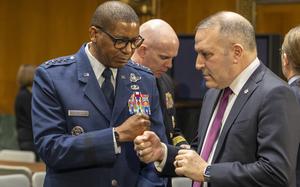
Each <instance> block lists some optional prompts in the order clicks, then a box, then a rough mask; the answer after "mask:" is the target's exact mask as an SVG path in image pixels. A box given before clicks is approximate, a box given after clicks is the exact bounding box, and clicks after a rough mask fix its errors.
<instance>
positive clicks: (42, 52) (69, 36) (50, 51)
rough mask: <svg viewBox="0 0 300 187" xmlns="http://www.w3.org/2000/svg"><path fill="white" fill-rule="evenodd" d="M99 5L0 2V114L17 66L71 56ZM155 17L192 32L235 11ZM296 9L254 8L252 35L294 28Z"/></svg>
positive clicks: (178, 7)
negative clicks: (210, 19)
mask: <svg viewBox="0 0 300 187" xmlns="http://www.w3.org/2000/svg"><path fill="white" fill-rule="evenodd" d="M102 2H104V0H76V1H74V0H0V98H1V99H0V114H1V113H6V114H13V113H14V112H13V105H14V99H15V96H16V93H17V89H18V88H17V84H16V78H15V77H16V73H17V70H18V67H19V66H20V65H21V64H34V65H39V64H41V63H42V62H44V61H46V60H47V59H51V58H55V57H59V56H62V55H68V54H72V53H75V52H76V51H77V50H78V49H79V47H80V46H81V44H82V43H83V42H85V41H87V40H88V26H89V23H90V18H91V16H92V14H93V12H94V10H95V8H96V7H97V5H99V4H100V3H102ZM159 2H160V12H159V14H158V15H159V16H160V18H162V19H164V20H166V21H167V22H169V23H170V25H172V26H173V27H174V29H175V31H176V32H177V33H178V34H192V33H194V29H195V26H196V25H197V23H198V22H199V21H200V20H201V19H203V18H205V17H207V16H208V15H210V14H212V13H214V12H217V11H220V10H231V11H235V9H236V7H235V6H236V0H222V1H220V0H210V1H207V0H160V1H159ZM299 8H300V5H299V4H292V5H274V6H273V5H272V6H271V5H258V6H257V31H258V32H259V33H269V32H272V33H282V34H283V33H285V32H286V31H287V30H288V29H289V28H290V27H291V26H294V25H296V23H300V21H299V20H300V15H299V14H298V11H297V10H299Z"/></svg>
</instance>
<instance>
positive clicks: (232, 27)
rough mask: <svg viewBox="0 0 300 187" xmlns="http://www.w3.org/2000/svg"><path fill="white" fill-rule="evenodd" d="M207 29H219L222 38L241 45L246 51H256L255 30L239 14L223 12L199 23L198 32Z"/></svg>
mask: <svg viewBox="0 0 300 187" xmlns="http://www.w3.org/2000/svg"><path fill="white" fill-rule="evenodd" d="M206 28H217V29H218V30H219V33H220V37H222V38H225V39H227V40H229V41H230V42H233V43H239V44H241V45H242V46H243V47H244V48H245V49H246V50H249V51H254V50H255V51H256V41H255V31H254V28H253V26H252V25H251V23H250V22H249V21H248V20H247V19H245V18H244V17H243V16H241V15H239V14H237V13H234V12H227V11H222V12H218V13H216V14H213V15H211V16H209V17H207V18H206V19H204V20H202V21H201V22H199V23H198V25H197V27H196V31H197V30H200V29H206Z"/></svg>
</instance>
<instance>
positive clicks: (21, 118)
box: [15, 87, 35, 151]
mask: <svg viewBox="0 0 300 187" xmlns="http://www.w3.org/2000/svg"><path fill="white" fill-rule="evenodd" d="M31 96H32V95H31V92H30V91H29V90H27V88H26V87H22V88H20V90H19V92H18V94H17V96H16V100H15V114H16V127H17V132H18V143H19V147H20V149H21V150H29V151H34V150H35V149H34V145H33V135H32V125H31Z"/></svg>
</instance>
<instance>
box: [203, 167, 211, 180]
mask: <svg viewBox="0 0 300 187" xmlns="http://www.w3.org/2000/svg"><path fill="white" fill-rule="evenodd" d="M210 168H211V166H207V167H206V168H205V170H204V173H203V176H204V182H209V181H210V178H211V174H210Z"/></svg>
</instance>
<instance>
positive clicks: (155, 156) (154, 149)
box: [134, 131, 165, 163]
mask: <svg viewBox="0 0 300 187" xmlns="http://www.w3.org/2000/svg"><path fill="white" fill-rule="evenodd" d="M134 149H135V151H136V152H137V155H138V157H139V159H140V160H141V161H143V162H145V163H150V162H154V161H159V162H160V161H162V160H163V158H164V153H165V152H164V151H165V150H164V149H165V146H164V145H162V143H161V142H160V139H159V137H158V136H157V135H156V134H155V133H154V132H152V131H145V132H144V133H143V135H141V136H137V137H136V138H135V140H134Z"/></svg>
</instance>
